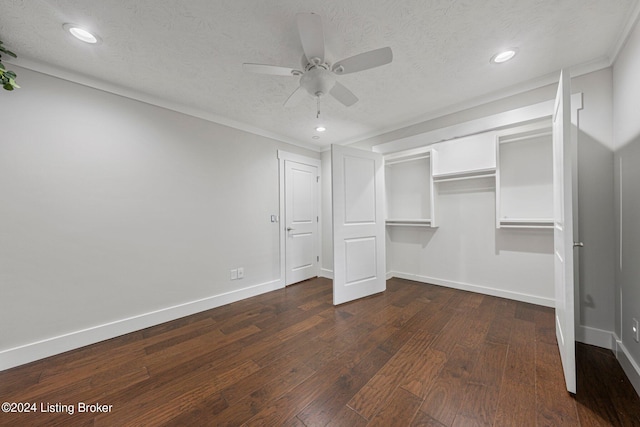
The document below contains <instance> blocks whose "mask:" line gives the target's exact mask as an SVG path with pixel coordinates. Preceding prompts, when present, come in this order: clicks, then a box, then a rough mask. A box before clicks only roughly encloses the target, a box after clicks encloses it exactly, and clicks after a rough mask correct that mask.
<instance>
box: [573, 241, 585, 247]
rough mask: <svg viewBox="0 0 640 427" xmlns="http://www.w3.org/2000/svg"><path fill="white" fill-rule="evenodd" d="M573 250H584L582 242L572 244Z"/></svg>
mask: <svg viewBox="0 0 640 427" xmlns="http://www.w3.org/2000/svg"><path fill="white" fill-rule="evenodd" d="M573 247H574V248H584V243H582V242H573Z"/></svg>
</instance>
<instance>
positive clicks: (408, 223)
mask: <svg viewBox="0 0 640 427" xmlns="http://www.w3.org/2000/svg"><path fill="white" fill-rule="evenodd" d="M385 223H386V225H390V226H400V227H431V220H430V219H398V218H394V219H387V220H386V221H385Z"/></svg>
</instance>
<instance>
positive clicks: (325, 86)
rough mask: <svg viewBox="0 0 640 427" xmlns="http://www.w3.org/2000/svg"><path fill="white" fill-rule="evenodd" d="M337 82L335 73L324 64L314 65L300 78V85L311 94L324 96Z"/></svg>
mask: <svg viewBox="0 0 640 427" xmlns="http://www.w3.org/2000/svg"><path fill="white" fill-rule="evenodd" d="M335 84H336V78H335V76H334V74H333V73H332V72H331V71H329V70H328V69H326V68H324V67H322V66H316V67H312V68H311V69H310V70H308V71H307V72H306V73H304V74H303V75H302V77H301V78H300V86H302V87H303V88H304V89H305V90H306V91H307V92H309V94H311V96H322V95H325V94H327V93H329V91H330V90H331V89H333V87H334V86H335Z"/></svg>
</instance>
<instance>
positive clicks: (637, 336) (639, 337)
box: [631, 319, 640, 342]
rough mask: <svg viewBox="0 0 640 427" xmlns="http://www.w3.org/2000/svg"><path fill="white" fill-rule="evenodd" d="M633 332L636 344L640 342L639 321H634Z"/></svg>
mask: <svg viewBox="0 0 640 427" xmlns="http://www.w3.org/2000/svg"><path fill="white" fill-rule="evenodd" d="M631 330H632V331H633V339H634V340H635V341H636V342H640V327H638V319H633V326H632V327H631Z"/></svg>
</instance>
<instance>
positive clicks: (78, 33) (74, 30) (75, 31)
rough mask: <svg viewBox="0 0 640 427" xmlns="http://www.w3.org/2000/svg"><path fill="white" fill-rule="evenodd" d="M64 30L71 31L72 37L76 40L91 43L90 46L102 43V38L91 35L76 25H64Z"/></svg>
mask: <svg viewBox="0 0 640 427" xmlns="http://www.w3.org/2000/svg"><path fill="white" fill-rule="evenodd" d="M62 28H64V29H65V30H67V31H69V33H71V35H72V36H73V37H75V38H77V39H78V40H81V41H83V42H85V43H89V44H97V43H100V37H98V36H96V35H95V34H92V33H90V32H89V31H87V30H85V29H84V28H81V27H79V26H77V25H75V24H64V25H63V26H62Z"/></svg>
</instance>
